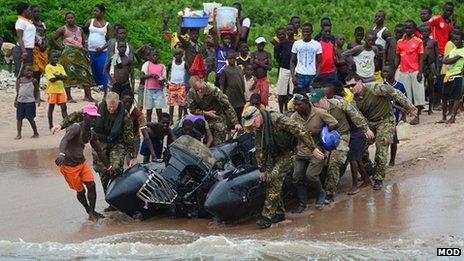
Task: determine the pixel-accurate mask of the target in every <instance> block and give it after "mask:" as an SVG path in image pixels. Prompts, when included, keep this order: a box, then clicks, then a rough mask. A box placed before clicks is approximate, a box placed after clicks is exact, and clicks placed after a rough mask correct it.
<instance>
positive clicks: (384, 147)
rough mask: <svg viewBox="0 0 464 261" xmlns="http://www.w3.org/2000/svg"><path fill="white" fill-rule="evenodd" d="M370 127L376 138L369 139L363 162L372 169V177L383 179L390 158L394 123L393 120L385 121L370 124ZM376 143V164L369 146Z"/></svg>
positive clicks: (367, 168) (367, 167) (368, 168)
mask: <svg viewBox="0 0 464 261" xmlns="http://www.w3.org/2000/svg"><path fill="white" fill-rule="evenodd" d="M369 128H370V129H371V130H372V131H373V132H374V135H375V140H371V141H369V140H368V141H367V143H366V149H365V150H364V155H363V164H364V165H365V168H366V170H370V171H372V178H373V179H375V180H383V179H384V177H385V165H386V164H387V159H388V147H389V146H390V144H392V142H393V132H394V124H393V121H387V120H386V121H383V122H378V123H375V124H369ZM374 143H375V159H374V162H375V163H374V164H372V161H371V160H370V158H369V146H370V145H372V144H374Z"/></svg>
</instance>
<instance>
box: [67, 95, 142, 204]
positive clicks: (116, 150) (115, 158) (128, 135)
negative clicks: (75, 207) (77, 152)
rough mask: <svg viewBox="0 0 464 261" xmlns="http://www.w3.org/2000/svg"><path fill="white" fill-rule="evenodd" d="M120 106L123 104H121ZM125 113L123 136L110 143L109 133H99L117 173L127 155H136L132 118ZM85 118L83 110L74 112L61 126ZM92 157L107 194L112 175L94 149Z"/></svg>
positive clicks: (121, 170)
mask: <svg viewBox="0 0 464 261" xmlns="http://www.w3.org/2000/svg"><path fill="white" fill-rule="evenodd" d="M119 106H122V105H121V104H120V105H119ZM124 113H125V115H124V120H123V128H124V130H123V132H122V134H121V137H120V138H119V139H118V140H117V141H116V142H114V143H108V142H107V140H106V136H107V134H103V133H97V137H98V141H99V142H100V146H101V148H102V151H103V153H105V155H106V156H107V158H108V160H109V162H110V164H111V166H113V167H114V169H115V170H116V175H119V174H121V173H122V172H123V171H124V159H125V157H126V155H127V154H128V155H130V157H131V158H133V157H134V156H135V155H134V153H135V152H134V147H133V139H134V134H133V129H132V120H131V118H130V117H129V114H128V113H127V112H126V111H124ZM83 119H84V114H83V113H82V112H73V113H71V114H69V115H68V117H66V118H65V119H64V120H63V122H62V123H61V128H62V129H64V128H67V127H68V126H70V125H71V124H73V123H76V122H81V121H82V120H83ZM99 119H100V118H99ZM92 157H93V168H94V170H95V171H96V172H97V173H98V174H99V176H100V180H101V183H102V186H103V191H104V192H105V195H106V189H107V187H108V183H109V182H110V180H111V177H110V176H108V175H107V172H106V167H105V164H104V163H103V162H102V161H101V160H100V159H99V157H98V155H97V153H96V152H95V151H94V150H92Z"/></svg>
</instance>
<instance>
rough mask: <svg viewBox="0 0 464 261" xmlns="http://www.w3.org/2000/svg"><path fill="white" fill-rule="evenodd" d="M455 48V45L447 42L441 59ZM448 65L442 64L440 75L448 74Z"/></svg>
mask: <svg viewBox="0 0 464 261" xmlns="http://www.w3.org/2000/svg"><path fill="white" fill-rule="evenodd" d="M455 48H456V45H455V44H454V43H453V42H451V41H448V42H447V43H446V45H445V53H444V55H443V57H446V56H448V55H449V54H450V52H451V51H452V50H453V49H455ZM449 67H450V65H449V64H443V65H442V66H441V72H440V73H441V74H446V73H447V72H448V69H449Z"/></svg>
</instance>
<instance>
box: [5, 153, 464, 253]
mask: <svg viewBox="0 0 464 261" xmlns="http://www.w3.org/2000/svg"><path fill="white" fill-rule="evenodd" d="M56 155H57V151H56V150H38V151H20V152H15V153H8V154H0V162H2V163H1V164H2V168H3V172H2V173H1V174H0V195H1V197H2V198H3V200H2V201H0V209H1V210H2V214H1V215H0V240H3V241H0V258H1V259H4V258H18V259H37V258H38V259H63V258H72V259H91V260H94V259H100V260H107V259H113V258H116V259H128V258H131V259H207V260H209V259H236V258H240V259H283V260H286V259H306V258H311V259H313V258H314V259H335V260H337V259H427V260H428V259H431V258H434V257H435V256H436V247H450V246H455V247H460V248H462V247H463V244H464V240H463V238H464V219H463V217H464V215H463V214H464V200H463V199H464V194H463V193H462V191H463V190H464V185H463V184H464V183H463V181H464V177H463V176H462V175H461V173H462V171H461V170H460V164H459V163H460V162H459V161H450V162H449V163H448V164H446V167H445V168H442V169H438V167H437V170H429V171H427V172H425V173H411V174H408V175H403V177H402V178H395V179H394V180H391V181H388V182H386V186H385V189H384V190H382V191H381V192H374V191H372V190H371V189H364V190H362V191H361V193H359V194H358V195H355V196H353V197H348V196H345V195H340V196H339V197H338V200H337V203H336V204H334V205H331V206H329V207H327V208H326V209H325V210H323V211H316V210H314V207H313V206H310V209H309V210H308V211H306V212H305V213H304V214H301V215H292V214H287V218H288V220H287V221H285V222H282V223H280V224H278V225H274V226H273V227H272V228H270V229H267V230H264V231H263V230H259V229H257V226H256V225H255V224H254V220H250V221H247V222H244V223H242V224H240V225H224V224H216V223H214V222H212V221H210V220H207V219H185V218H178V219H173V218H154V219H150V220H147V221H144V222H134V221H133V220H132V219H131V218H129V217H127V216H125V215H123V214H120V213H118V212H113V213H111V214H110V215H109V217H108V218H106V219H104V220H100V221H99V222H97V223H93V222H90V221H87V220H86V215H85V213H84V211H83V209H82V207H81V206H80V205H79V203H78V202H77V200H76V199H75V193H74V192H73V191H71V190H69V189H68V187H67V185H66V183H65V181H64V179H63V177H62V176H61V174H59V171H58V168H57V167H56V166H55V165H54V163H53V161H54V158H55V157H56ZM87 156H88V158H91V157H90V155H88V153H87ZM347 176H349V175H345V176H344V177H343V180H342V184H343V186H344V187H346V184H349V181H350V180H349V177H347ZM97 180H98V178H97ZM97 183H98V181H97ZM97 187H98V202H97V209H99V210H101V209H103V208H104V207H106V204H105V202H104V200H103V197H102V196H101V195H103V192H102V190H101V186H100V185H99V184H97Z"/></svg>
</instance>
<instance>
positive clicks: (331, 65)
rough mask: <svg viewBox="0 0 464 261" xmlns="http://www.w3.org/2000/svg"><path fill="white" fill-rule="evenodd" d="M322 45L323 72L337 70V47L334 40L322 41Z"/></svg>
mask: <svg viewBox="0 0 464 261" xmlns="http://www.w3.org/2000/svg"><path fill="white" fill-rule="evenodd" d="M320 43H321V47H322V65H321V73H332V72H335V49H334V45H333V43H332V42H330V41H329V42H325V41H320Z"/></svg>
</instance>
